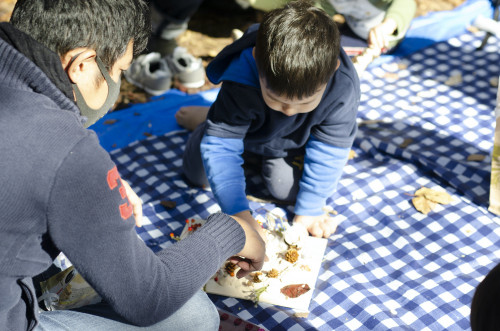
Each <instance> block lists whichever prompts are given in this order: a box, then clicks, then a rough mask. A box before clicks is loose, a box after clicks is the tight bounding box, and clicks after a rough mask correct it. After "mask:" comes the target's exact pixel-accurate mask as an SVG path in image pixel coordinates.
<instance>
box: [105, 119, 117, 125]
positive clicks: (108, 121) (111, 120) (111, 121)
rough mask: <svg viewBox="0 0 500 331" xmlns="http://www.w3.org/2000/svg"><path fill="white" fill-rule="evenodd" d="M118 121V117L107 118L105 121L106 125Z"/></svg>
mask: <svg viewBox="0 0 500 331" xmlns="http://www.w3.org/2000/svg"><path fill="white" fill-rule="evenodd" d="M116 122H118V120H117V119H109V120H105V121H104V122H103V123H104V124H106V125H111V124H115V123H116Z"/></svg>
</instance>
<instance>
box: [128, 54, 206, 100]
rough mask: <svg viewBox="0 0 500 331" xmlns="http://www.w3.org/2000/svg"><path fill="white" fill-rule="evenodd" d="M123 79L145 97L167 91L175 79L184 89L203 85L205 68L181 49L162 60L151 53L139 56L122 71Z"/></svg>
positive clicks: (199, 60) (158, 55)
mask: <svg viewBox="0 0 500 331" xmlns="http://www.w3.org/2000/svg"><path fill="white" fill-rule="evenodd" d="M124 76H125V79H126V80H127V81H128V82H129V83H131V84H134V85H135V86H137V87H140V88H142V89H143V90H144V91H146V92H147V93H149V94H152V95H160V94H163V93H165V92H166V91H168V90H170V88H171V87H172V80H173V79H174V78H175V79H176V80H177V81H178V83H179V85H180V86H182V87H185V88H199V87H202V86H203V85H204V84H205V68H204V67H203V64H202V62H201V59H199V58H198V59H197V58H195V57H194V56H192V55H191V54H189V53H188V51H187V50H186V49H185V48H183V47H176V48H175V49H174V50H173V52H172V54H169V55H167V56H165V57H162V56H161V54H160V53H157V52H153V53H149V54H143V55H140V56H139V57H138V58H137V59H136V60H135V61H134V62H132V64H131V65H130V68H129V69H128V70H127V71H125V72H124Z"/></svg>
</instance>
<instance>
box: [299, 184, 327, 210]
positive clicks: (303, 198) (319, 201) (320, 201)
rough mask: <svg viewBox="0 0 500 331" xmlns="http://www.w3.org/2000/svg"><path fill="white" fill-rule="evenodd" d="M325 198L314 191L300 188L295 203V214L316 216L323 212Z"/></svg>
mask: <svg viewBox="0 0 500 331" xmlns="http://www.w3.org/2000/svg"><path fill="white" fill-rule="evenodd" d="M325 203H326V198H322V197H320V196H318V195H317V194H316V193H313V192H307V191H304V190H300V191H299V194H298V195H297V202H296V203H295V214H296V215H301V216H318V215H321V214H324V211H323V207H324V206H325Z"/></svg>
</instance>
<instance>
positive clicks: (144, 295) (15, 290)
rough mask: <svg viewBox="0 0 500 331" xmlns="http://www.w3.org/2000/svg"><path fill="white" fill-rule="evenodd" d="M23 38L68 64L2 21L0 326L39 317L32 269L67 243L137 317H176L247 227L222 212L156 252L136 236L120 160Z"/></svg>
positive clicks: (78, 263)
mask: <svg viewBox="0 0 500 331" xmlns="http://www.w3.org/2000/svg"><path fill="white" fill-rule="evenodd" d="M13 31H14V33H13ZM2 33H3V35H2ZM2 36H3V39H2ZM5 36H7V37H5ZM19 38H26V40H25V41H26V42H24V43H21V44H23V45H25V46H26V45H28V48H30V47H32V46H33V45H37V47H38V48H39V49H38V50H37V52H36V56H37V57H40V58H42V59H43V61H42V62H44V63H45V64H46V63H56V64H57V63H59V66H60V62H57V60H58V59H59V58H58V56H57V55H56V54H55V53H53V52H51V51H50V50H48V49H46V48H45V50H44V51H43V52H40V49H43V48H44V47H43V46H41V45H40V44H36V42H35V41H34V40H30V37H29V36H27V35H25V34H22V33H20V32H19V31H15V30H13V29H12V27H11V26H10V25H6V23H4V24H3V25H2V24H0V187H1V188H0V210H1V211H2V216H1V217H0V298H1V299H0V329H2V330H26V329H32V328H34V327H35V325H36V317H37V314H38V312H37V311H38V309H37V308H36V298H35V295H34V290H33V282H32V280H31V277H33V276H35V275H37V274H39V273H40V272H42V271H44V270H45V269H46V268H47V267H48V266H49V265H50V264H51V262H52V260H53V258H54V257H55V256H56V255H57V254H58V252H59V251H62V252H64V253H65V254H66V256H67V257H68V258H69V260H70V261H71V262H72V263H73V264H74V265H75V267H76V268H77V269H78V271H79V272H80V273H81V274H82V276H83V277H84V278H85V279H86V280H87V281H88V282H89V283H90V284H91V285H92V286H93V288H94V289H95V290H96V291H97V292H98V293H99V294H100V295H101V296H102V297H103V298H104V299H105V300H106V301H107V302H109V303H110V304H111V305H112V307H113V308H114V309H115V311H116V312H117V313H119V314H120V315H122V316H123V317H124V318H126V319H127V320H129V321H130V322H131V323H133V324H136V325H141V326H145V325H150V324H153V323H155V322H158V321H160V320H162V319H164V318H166V317H168V316H169V315H171V314H172V313H173V312H175V311H176V309H177V308H179V307H180V306H181V305H182V304H183V303H184V302H186V301H187V300H188V299H189V298H190V297H191V296H192V295H193V294H194V293H195V292H196V291H198V290H199V289H200V288H201V287H202V286H203V284H204V283H205V282H206V281H207V280H208V279H209V278H210V277H211V276H212V275H213V274H214V273H215V272H216V270H217V268H218V267H219V266H220V265H221V264H222V263H223V262H224V260H225V259H227V258H228V257H229V256H231V255H233V254H236V253H237V252H239V251H240V250H241V249H242V248H243V246H244V242H245V234H244V231H243V229H242V228H241V227H240V225H239V224H238V223H237V222H236V221H234V220H233V219H232V218H230V217H229V216H227V215H225V214H215V215H212V216H211V217H209V221H208V222H207V223H206V224H205V225H204V226H203V227H202V228H200V230H198V231H196V233H194V234H193V235H191V236H190V237H189V238H187V239H185V240H183V241H181V242H179V243H176V244H174V245H171V246H169V247H168V248H167V249H165V250H163V251H161V252H159V253H158V254H154V253H153V252H152V251H151V250H150V249H149V248H148V247H147V246H146V245H145V244H144V243H143V242H142V241H141V240H140V239H139V238H138V236H137V233H136V231H135V228H134V226H135V225H134V217H133V216H131V215H130V213H129V212H128V209H127V207H128V206H129V201H128V199H127V197H126V196H125V197H123V196H122V194H121V193H120V187H121V182H120V180H119V177H118V176H119V175H118V172H117V170H116V166H115V164H114V163H113V162H112V160H111V159H110V157H109V155H108V153H107V152H106V151H104V150H103V149H102V148H101V147H100V145H99V141H98V139H97V137H96V135H95V133H94V132H93V131H90V130H86V129H84V128H83V126H82V118H81V116H80V113H79V110H78V108H77V107H76V105H75V103H74V102H73V101H72V100H71V99H69V98H68V97H67V94H68V93H66V94H65V93H63V92H62V89H61V87H60V86H59V85H60V84H64V83H61V82H64V79H62V78H64V77H62V78H61V77H59V78H61V80H60V81H59V82H58V83H56V84H54V80H57V77H56V76H57V74H58V73H59V74H60V73H62V74H64V71H62V69H61V67H59V69H58V68H57V65H56V66H55V67H54V68H52V69H53V72H50V73H47V72H44V71H42V70H41V69H40V66H37V65H35V64H34V63H33V62H32V61H30V60H29V59H28V57H30V55H29V53H30V50H29V49H24V50H20V51H21V52H19V51H18V50H16V47H13V46H12V45H13V44H14V46H16V45H19V43H17V42H12V41H13V40H17V41H19V40H18V39H19ZM9 39H10V41H9ZM5 40H6V41H5ZM29 45H32V46H29ZM18 48H19V47H18ZM23 54H26V56H27V57H26V56H24V55H23ZM52 69H50V70H47V69H46V70H45V71H51V70H52ZM54 72H55V73H56V74H55V75H54ZM49 77H50V78H49ZM57 84H59V85H58V86H59V88H58V87H56V85H57ZM63 90H64V89H63ZM66 92H67V89H66ZM132 302H133V303H134V304H132Z"/></svg>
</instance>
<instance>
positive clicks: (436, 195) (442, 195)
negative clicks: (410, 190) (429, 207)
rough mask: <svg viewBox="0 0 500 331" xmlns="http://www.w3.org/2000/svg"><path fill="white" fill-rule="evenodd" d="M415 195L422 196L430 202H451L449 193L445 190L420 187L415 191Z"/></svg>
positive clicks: (443, 203) (444, 203) (445, 203)
mask: <svg viewBox="0 0 500 331" xmlns="http://www.w3.org/2000/svg"><path fill="white" fill-rule="evenodd" d="M415 195H416V196H423V197H425V198H426V199H427V200H430V201H432V202H436V203H440V204H442V205H447V204H449V203H450V202H451V195H449V194H448V193H446V192H442V191H436V190H433V189H430V188H427V187H422V188H420V189H418V190H417V191H416V192H415Z"/></svg>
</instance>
